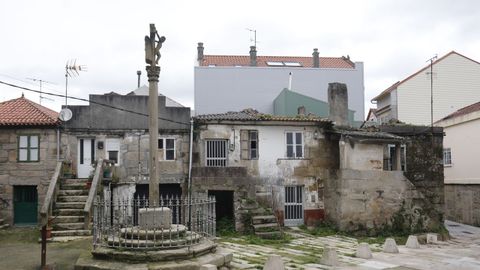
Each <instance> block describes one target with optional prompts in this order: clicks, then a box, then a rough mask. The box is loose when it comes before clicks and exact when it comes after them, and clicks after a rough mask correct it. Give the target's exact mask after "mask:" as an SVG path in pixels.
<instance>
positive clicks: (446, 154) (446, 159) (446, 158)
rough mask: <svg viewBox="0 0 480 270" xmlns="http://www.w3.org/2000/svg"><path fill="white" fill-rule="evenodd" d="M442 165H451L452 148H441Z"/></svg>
mask: <svg viewBox="0 0 480 270" xmlns="http://www.w3.org/2000/svg"><path fill="white" fill-rule="evenodd" d="M443 165H444V166H448V167H449V166H452V149H451V148H444V149H443Z"/></svg>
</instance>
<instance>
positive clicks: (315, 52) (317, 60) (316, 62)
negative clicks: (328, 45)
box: [312, 48, 320, 68]
mask: <svg viewBox="0 0 480 270" xmlns="http://www.w3.org/2000/svg"><path fill="white" fill-rule="evenodd" d="M319 55H320V54H319V53H318V49H317V48H315V49H313V53H312V56H313V67H314V68H319V67H320V57H319Z"/></svg>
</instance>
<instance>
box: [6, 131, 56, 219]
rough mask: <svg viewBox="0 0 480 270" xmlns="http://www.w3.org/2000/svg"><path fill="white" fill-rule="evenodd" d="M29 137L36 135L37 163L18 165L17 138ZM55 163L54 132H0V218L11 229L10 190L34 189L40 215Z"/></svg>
mask: <svg viewBox="0 0 480 270" xmlns="http://www.w3.org/2000/svg"><path fill="white" fill-rule="evenodd" d="M28 134H38V135H39V138H40V149H39V161H38V162H18V161H17V155H18V136H19V135H28ZM61 155H62V151H61ZM56 163H57V134H56V130H55V129H53V128H49V129H40V128H22V129H0V218H4V219H5V222H6V223H8V224H10V225H13V218H14V216H13V210H14V209H13V189H14V186H16V185H22V186H36V187H37V194H38V212H40V208H41V206H42V203H43V201H44V199H45V194H46V192H47V189H48V185H49V183H50V179H51V177H52V175H53V173H54V171H55V167H56ZM38 220H40V216H38Z"/></svg>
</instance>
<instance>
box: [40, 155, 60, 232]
mask: <svg viewBox="0 0 480 270" xmlns="http://www.w3.org/2000/svg"><path fill="white" fill-rule="evenodd" d="M62 165H63V162H62V161H58V162H57V166H56V167H55V172H54V173H53V175H52V178H51V179H50V184H49V185H48V190H47V194H46V195H45V200H44V201H43V205H42V209H41V210H40V217H41V225H42V226H46V225H48V223H49V222H48V221H49V219H50V216H51V214H52V208H53V204H54V203H55V201H56V199H57V194H58V189H59V187H60V181H58V179H59V178H60V172H61V171H62Z"/></svg>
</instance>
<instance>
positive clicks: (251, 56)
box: [250, 46, 257, 67]
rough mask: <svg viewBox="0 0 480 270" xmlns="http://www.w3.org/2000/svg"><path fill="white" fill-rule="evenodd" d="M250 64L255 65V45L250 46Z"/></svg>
mask: <svg viewBox="0 0 480 270" xmlns="http://www.w3.org/2000/svg"><path fill="white" fill-rule="evenodd" d="M250 66H252V67H256V66H257V48H256V47H255V46H250Z"/></svg>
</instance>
